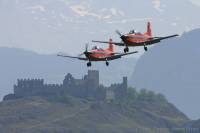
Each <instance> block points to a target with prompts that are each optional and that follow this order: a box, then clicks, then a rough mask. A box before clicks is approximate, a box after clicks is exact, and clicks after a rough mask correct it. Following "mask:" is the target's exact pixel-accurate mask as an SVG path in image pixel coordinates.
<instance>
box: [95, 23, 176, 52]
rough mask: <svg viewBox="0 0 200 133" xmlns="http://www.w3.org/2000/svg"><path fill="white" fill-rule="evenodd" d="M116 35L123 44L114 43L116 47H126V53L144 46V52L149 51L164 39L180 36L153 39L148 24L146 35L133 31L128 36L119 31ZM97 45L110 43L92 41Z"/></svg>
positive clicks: (148, 24) (149, 24)
mask: <svg viewBox="0 0 200 133" xmlns="http://www.w3.org/2000/svg"><path fill="white" fill-rule="evenodd" d="M116 33H117V34H118V35H119V36H120V38H121V40H122V42H113V44H114V45H117V46H125V48H124V52H125V53H126V52H129V47H135V46H144V50H145V51H148V48H147V45H152V44H155V43H159V42H161V41H162V40H164V39H168V38H172V37H176V36H179V35H178V34H175V35H170V36H166V37H153V35H152V28H151V23H150V22H148V23H147V32H145V33H144V34H142V33H140V32H136V31H135V30H131V31H130V32H129V33H128V34H124V35H123V34H121V33H120V32H119V31H118V30H116ZM92 42H97V43H108V42H106V41H94V40H93V41H92Z"/></svg>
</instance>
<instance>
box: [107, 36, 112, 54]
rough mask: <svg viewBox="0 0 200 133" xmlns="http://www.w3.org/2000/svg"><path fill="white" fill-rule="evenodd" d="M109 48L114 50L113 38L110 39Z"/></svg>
mask: <svg viewBox="0 0 200 133" xmlns="http://www.w3.org/2000/svg"><path fill="white" fill-rule="evenodd" d="M108 50H110V51H113V43H112V39H111V38H110V39H109V48H108Z"/></svg>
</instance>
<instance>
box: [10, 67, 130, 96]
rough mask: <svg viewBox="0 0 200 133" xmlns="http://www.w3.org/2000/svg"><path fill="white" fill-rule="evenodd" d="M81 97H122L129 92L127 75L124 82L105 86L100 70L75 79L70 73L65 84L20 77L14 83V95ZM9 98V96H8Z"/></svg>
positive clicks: (90, 71)
mask: <svg viewBox="0 0 200 133" xmlns="http://www.w3.org/2000/svg"><path fill="white" fill-rule="evenodd" d="M64 93H66V94H67V95H71V96H75V97H79V98H93V99H96V100H106V99H110V98H112V99H113V98H122V97H124V96H125V95H126V94H127V77H123V82H122V83H119V84H112V85H111V86H110V87H104V86H103V85H100V84H99V71H97V70H88V74H87V75H84V76H83V78H82V79H75V78H74V77H73V76H72V75H71V74H70V73H68V74H67V75H66V76H65V79H64V80H63V84H44V79H18V80H17V84H16V85H14V94H13V95H14V97H28V96H54V95H56V94H64ZM8 99H9V98H8Z"/></svg>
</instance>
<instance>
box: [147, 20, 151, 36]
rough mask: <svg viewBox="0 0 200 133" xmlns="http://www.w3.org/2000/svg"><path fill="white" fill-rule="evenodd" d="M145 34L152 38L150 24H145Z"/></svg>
mask: <svg viewBox="0 0 200 133" xmlns="http://www.w3.org/2000/svg"><path fill="white" fill-rule="evenodd" d="M146 34H147V35H148V36H152V27H151V23H150V22H148V23H147V32H146Z"/></svg>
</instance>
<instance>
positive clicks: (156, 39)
mask: <svg viewBox="0 0 200 133" xmlns="http://www.w3.org/2000/svg"><path fill="white" fill-rule="evenodd" d="M176 36H179V35H178V34H175V35H171V36H166V37H154V38H152V39H151V40H149V41H146V42H142V43H135V44H136V45H137V44H138V45H143V44H145V45H151V44H154V43H159V42H160V41H162V40H165V39H168V38H173V37H176Z"/></svg>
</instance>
